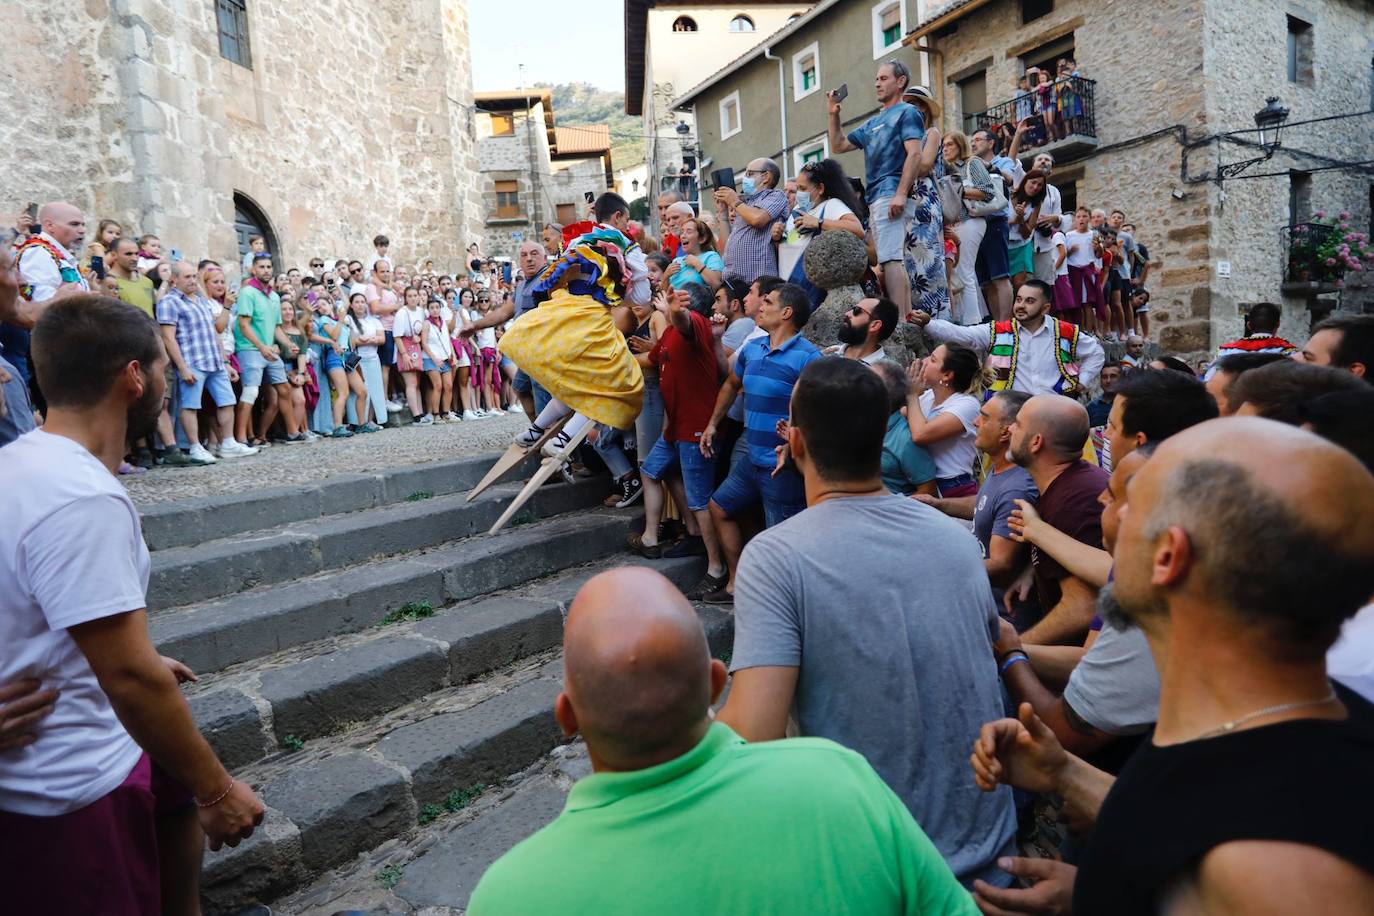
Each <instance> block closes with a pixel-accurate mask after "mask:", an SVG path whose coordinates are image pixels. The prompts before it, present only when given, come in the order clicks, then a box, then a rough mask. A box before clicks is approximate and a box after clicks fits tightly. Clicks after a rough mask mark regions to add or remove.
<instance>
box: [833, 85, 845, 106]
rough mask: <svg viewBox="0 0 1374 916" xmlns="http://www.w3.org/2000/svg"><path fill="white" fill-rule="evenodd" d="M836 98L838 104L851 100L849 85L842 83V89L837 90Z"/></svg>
mask: <svg viewBox="0 0 1374 916" xmlns="http://www.w3.org/2000/svg"><path fill="white" fill-rule="evenodd" d="M834 98H835V101H836V102H843V101H844V100H845V99H847V98H849V84H848V83H840V88H838V89H836V90H835V96H834Z"/></svg>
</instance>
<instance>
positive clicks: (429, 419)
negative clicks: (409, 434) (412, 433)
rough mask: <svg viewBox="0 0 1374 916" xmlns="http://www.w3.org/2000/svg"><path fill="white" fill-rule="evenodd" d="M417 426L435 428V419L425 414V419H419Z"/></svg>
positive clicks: (416, 422)
mask: <svg viewBox="0 0 1374 916" xmlns="http://www.w3.org/2000/svg"><path fill="white" fill-rule="evenodd" d="M415 425H416V426H433V425H434V417H432V416H430V415H429V414H425V415H424V416H423V417H421V418H420V419H418V420H416V421H415Z"/></svg>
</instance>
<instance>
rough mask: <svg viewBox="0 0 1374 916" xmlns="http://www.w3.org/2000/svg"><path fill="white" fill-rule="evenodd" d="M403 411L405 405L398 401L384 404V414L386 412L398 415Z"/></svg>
mask: <svg viewBox="0 0 1374 916" xmlns="http://www.w3.org/2000/svg"><path fill="white" fill-rule="evenodd" d="M403 410H405V405H404V404H402V403H401V402H400V401H387V402H386V412H387V413H400V412H401V411H403Z"/></svg>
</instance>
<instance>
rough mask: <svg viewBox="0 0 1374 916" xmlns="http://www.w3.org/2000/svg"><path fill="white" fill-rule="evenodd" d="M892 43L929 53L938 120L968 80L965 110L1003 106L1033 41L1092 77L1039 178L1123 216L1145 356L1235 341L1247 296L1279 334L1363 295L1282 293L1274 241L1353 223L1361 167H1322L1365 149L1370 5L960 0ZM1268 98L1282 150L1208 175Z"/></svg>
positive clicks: (1366, 218) (951, 119) (1250, 151)
mask: <svg viewBox="0 0 1374 916" xmlns="http://www.w3.org/2000/svg"><path fill="white" fill-rule="evenodd" d="M1028 15H1029V16H1031V18H1027V17H1028ZM1295 30H1296V31H1297V33H1298V34H1297V35H1295V36H1293V37H1290V33H1291V32H1294V31H1295ZM1290 42H1291V43H1293V44H1295V45H1296V47H1295V49H1294V50H1295V54H1296V56H1297V61H1296V63H1297V65H1298V66H1297V71H1298V72H1297V73H1296V74H1293V75H1295V76H1296V77H1297V79H1295V80H1290V78H1289V76H1290V74H1289V72H1288V66H1287V63H1288V55H1289V46H1290ZM909 43H910V44H911V45H912V46H913V47H914V48H915V49H916V50H917V51H918V53H921V54H922V56H924V57H928V58H929V60H930V70H931V73H932V78H931V79H932V82H931V89H932V91H933V92H934V93H935V94H936V96H937V98H940V100H941V101H942V103H943V105H944V109H945V119H944V120H945V124H944V126H945V128H946V129H953V128H959V127H962V126H964V123H965V121H964V116H965V115H968V114H972V112H971V111H969V110H966V109H967V106H965V105H964V104H963V101H964V99H963V98H962V96H963V95H964V94H965V91H966V89H967V87H969V86H970V85H976V84H977V83H978V82H980V80H979V77H980V76H981V77H982V80H981V81H982V82H983V83H984V85H985V86H986V87H987V89H986V95H981V94H980V96H979V104H988V105H991V104H994V103H997V102H1001V101H1004V100H1006V99H1009V98H1011V97H1012V96H1013V95H1014V92H1013V87H1014V86H1015V79H1016V77H1017V76H1019V75H1020V74H1021V72H1022V71H1023V70H1024V68H1025V66H1026V65H1027V63H1028V62H1029V61H1031V60H1034V59H1036V55H1037V54H1038V53H1039V52H1040V51H1041V49H1047V48H1059V49H1060V50H1059V51H1057V52H1056V53H1059V54H1064V53H1068V54H1071V55H1072V56H1073V57H1074V58H1075V60H1076V61H1077V63H1078V65H1079V68H1080V70H1081V71H1082V72H1083V74H1084V76H1086V77H1088V78H1091V79H1092V80H1093V81H1094V83H1095V87H1094V88H1095V92H1094V102H1095V109H1096V118H1095V121H1096V125H1095V126H1096V137H1095V139H1096V145H1095V146H1094V147H1091V148H1086V149H1085V150H1084V151H1083V154H1082V155H1080V156H1078V157H1077V158H1074V159H1070V160H1068V161H1062V162H1061V164H1060V165H1059V166H1058V167H1057V168H1056V171H1055V176H1054V178H1053V181H1054V183H1055V184H1056V185H1059V186H1060V187H1061V188H1063V189H1071V190H1072V196H1073V198H1074V199H1075V200H1076V201H1077V202H1078V203H1079V204H1080V205H1084V204H1086V205H1089V206H1093V207H1102V208H1104V209H1108V210H1110V209H1112V208H1120V209H1122V210H1124V211H1126V213H1127V214H1128V218H1129V219H1131V220H1133V221H1134V222H1135V223H1136V225H1137V226H1138V228H1139V232H1138V235H1139V237H1140V239H1141V240H1142V241H1144V242H1145V243H1146V245H1147V246H1148V247H1149V251H1150V255H1151V262H1152V265H1151V272H1150V279H1149V282H1148V288H1149V289H1150V292H1151V305H1152V312H1151V318H1152V324H1151V331H1152V337H1154V339H1155V340H1156V341H1157V342H1158V343H1159V345H1160V347H1161V349H1163V350H1165V351H1167V352H1173V353H1181V354H1185V355H1200V354H1203V353H1205V352H1209V351H1211V350H1212V349H1214V348H1215V347H1216V346H1217V345H1218V344H1219V343H1221V342H1224V341H1227V340H1231V339H1234V338H1235V337H1237V336H1239V335H1240V334H1241V331H1242V326H1243V318H1244V312H1245V310H1246V309H1248V308H1249V306H1250V305H1253V304H1254V303H1256V302H1262V301H1268V302H1274V303H1278V304H1280V305H1281V306H1282V308H1283V314H1284V322H1283V326H1282V328H1281V333H1283V334H1284V335H1285V336H1288V337H1289V338H1290V339H1293V340H1297V341H1302V340H1304V339H1306V337H1307V334H1308V330H1309V328H1310V326H1311V323H1312V320H1313V318H1314V317H1320V316H1322V315H1324V314H1326V313H1328V312H1329V311H1331V310H1332V309H1335V308H1341V309H1352V310H1360V309H1363V308H1365V307H1367V306H1369V305H1371V297H1370V294H1369V288H1368V287H1367V286H1365V285H1364V284H1363V283H1361V282H1359V281H1362V280H1363V279H1364V278H1363V277H1360V276H1352V278H1351V279H1352V284H1351V286H1350V287H1349V288H1347V289H1346V290H1343V291H1341V292H1339V293H1337V294H1326V295H1323V296H1321V297H1320V298H1315V297H1313V296H1312V295H1311V292H1312V291H1311V290H1304V291H1297V290H1294V289H1292V288H1291V287H1289V286H1287V285H1286V284H1285V282H1284V280H1285V277H1284V272H1285V271H1284V268H1285V260H1284V251H1283V245H1282V232H1283V230H1284V228H1285V227H1287V226H1289V225H1290V224H1291V223H1294V222H1303V221H1306V220H1307V218H1308V217H1309V216H1310V215H1311V213H1312V212H1313V211H1317V210H1325V211H1327V212H1328V213H1336V212H1339V211H1348V212H1349V213H1350V214H1351V224H1352V225H1353V226H1354V227H1355V228H1359V229H1362V230H1364V231H1369V229H1370V222H1371V208H1370V204H1371V190H1370V189H1371V187H1372V186H1374V169H1371V168H1368V167H1364V168H1343V169H1332V168H1328V167H1329V166H1332V165H1333V164H1336V162H1337V161H1339V160H1345V161H1352V160H1356V161H1358V160H1366V159H1369V158H1370V155H1369V152H1370V150H1371V149H1374V117H1371V116H1369V115H1360V114H1358V113H1359V112H1368V111H1369V109H1371V108H1374V72H1372V71H1371V61H1370V56H1371V52H1372V51H1374V10H1371V8H1370V6H1369V5H1368V4H1367V3H1364V2H1362V0H1304V2H1302V3H1289V2H1284V0H1278V2H1264V3H1259V4H1257V3H1254V2H1252V0H1158V2H1155V3H1149V4H1140V3H1137V4H1112V6H1111V9H1110V13H1109V14H1108V11H1107V10H1104V9H1103V8H1102V5H1101V4H1098V3H1093V2H1090V0H1053V2H1049V3H1046V2H1035V3H1030V2H1016V0H992V2H984V3H978V2H970V0H964V2H956V3H953V4H942V5H941V6H940V7H935V8H932V10H931V11H930V12H929V13H928V14H927V16H926V18H925V20H924V21H923V22H922V23H921V24H920V25H918V26H917V28H916V29H914V30H913V31H912V33H911V36H910V37H909ZM922 49H928V51H926V52H923V51H922ZM1269 96H1277V97H1278V98H1279V99H1280V100H1281V102H1282V103H1283V104H1284V105H1285V106H1286V107H1288V108H1289V109H1290V111H1291V114H1290V122H1292V123H1293V124H1294V126H1292V127H1289V128H1286V129H1285V131H1284V135H1283V146H1282V148H1281V149H1280V150H1278V151H1277V152H1276V153H1275V155H1274V156H1273V158H1272V159H1270V160H1268V161H1264V162H1259V163H1257V164H1255V165H1253V166H1251V167H1250V168H1249V169H1247V170H1246V171H1244V172H1241V173H1240V174H1239V175H1238V176H1235V177H1232V178H1229V179H1228V180H1226V181H1224V182H1217V181H1215V180H1209V179H1215V177H1216V174H1217V168H1218V165H1219V164H1229V163H1235V162H1238V161H1240V160H1245V159H1250V158H1254V157H1257V156H1259V155H1262V151H1260V150H1257V149H1256V148H1255V146H1254V143H1255V141H1256V140H1257V135H1256V134H1255V132H1254V127H1255V122H1254V115H1255V113H1256V112H1257V111H1259V110H1260V109H1261V108H1263V107H1264V106H1265V101H1266V98H1267V97H1269ZM1333 116H1339V117H1333ZM1325 117H1333V119H1332V120H1329V121H1323V122H1321V123H1317V124H1307V125H1303V124H1297V123H1296V122H1301V121H1307V120H1311V119H1316V118H1325ZM1244 130H1249V131H1250V132H1249V133H1247V134H1241V135H1238V137H1237V138H1236V139H1239V140H1241V141H1248V144H1249V145H1247V144H1246V143H1238V142H1235V141H1234V140H1232V139H1218V135H1222V134H1230V133H1233V132H1236V131H1244ZM1185 147H1188V148H1186V149H1185ZM1269 173H1276V174H1269ZM1066 196H1068V195H1066Z"/></svg>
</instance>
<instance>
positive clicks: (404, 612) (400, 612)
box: [377, 601, 434, 627]
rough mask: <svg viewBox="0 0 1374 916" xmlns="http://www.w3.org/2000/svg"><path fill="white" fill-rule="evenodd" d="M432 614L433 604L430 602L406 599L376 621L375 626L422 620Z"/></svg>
mask: <svg viewBox="0 0 1374 916" xmlns="http://www.w3.org/2000/svg"><path fill="white" fill-rule="evenodd" d="M433 616H434V605H432V604H430V603H429V602H428V601H407V602H406V603H405V604H403V605H401V606H400V607H398V608H397V609H396V610H394V611H392V612H391V613H390V614H387V615H386V616H385V617H383V618H382V619H381V620H379V621H377V626H379V627H385V626H390V625H391V624H393V623H405V622H409V621H415V620H424V619H425V618H426V617H433Z"/></svg>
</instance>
